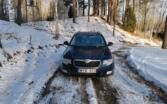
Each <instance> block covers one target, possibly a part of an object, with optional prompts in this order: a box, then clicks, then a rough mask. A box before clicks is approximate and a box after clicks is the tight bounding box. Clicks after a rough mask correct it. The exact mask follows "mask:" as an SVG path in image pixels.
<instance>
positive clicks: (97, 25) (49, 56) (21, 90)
mask: <svg viewBox="0 0 167 104" xmlns="http://www.w3.org/2000/svg"><path fill="white" fill-rule="evenodd" d="M76 20H77V23H72V19H67V20H65V21H59V24H58V25H57V26H58V32H59V34H60V37H59V39H58V40H55V39H54V32H55V28H56V24H55V23H56V22H46V21H44V22H36V23H28V24H23V25H22V26H18V25H16V24H14V23H12V22H5V21H0V37H1V41H2V45H3V48H2V49H0V62H1V63H2V67H0V103H2V104H9V103H11V102H12V104H32V103H33V102H34V101H38V102H37V103H40V104H46V103H50V104H55V103H56V104H57V103H58V104H69V103H70V104H74V103H78V104H80V103H83V101H84V102H85V103H86V102H89V103H92V104H96V103H99V102H101V104H104V102H110V100H111V98H110V96H113V97H114V96H115V97H114V98H115V99H116V100H118V101H117V102H118V103H120V104H125V102H126V104H133V103H137V104H141V103H142V104H150V103H154V104H159V103H161V100H159V98H157V97H152V95H153V94H152V92H150V90H149V88H147V86H145V85H143V84H141V83H139V82H136V81H135V80H133V79H132V78H130V77H129V76H128V74H127V72H128V68H127V67H126V65H124V64H125V63H122V62H121V61H120V60H119V58H118V57H117V58H116V59H115V60H116V69H115V74H114V76H110V77H108V78H104V79H103V78H102V79H98V80H97V81H95V80H93V79H92V78H72V77H65V76H64V75H62V74H60V73H58V74H56V76H55V79H54V80H53V82H52V83H51V85H50V90H51V92H50V93H49V94H48V95H46V96H44V98H43V99H40V100H39V99H38V98H40V97H41V96H40V95H41V91H42V89H43V88H45V83H46V82H47V81H48V80H49V79H50V78H51V77H52V76H53V73H54V72H55V71H56V70H57V68H58V67H59V65H60V59H61V56H62V54H63V51H64V49H65V47H64V46H60V47H59V46H57V45H58V44H59V43H63V41H66V40H67V41H69V40H70V39H71V37H72V36H73V35H74V33H76V32H78V31H98V32H101V33H102V34H103V35H104V37H105V38H106V40H107V42H109V41H112V42H113V43H114V45H113V46H112V47H110V49H111V51H112V52H114V51H117V50H119V49H120V48H121V47H122V46H125V45H126V44H129V45H131V44H133V45H138V46H145V45H152V46H159V45H160V44H156V43H154V42H151V41H149V40H146V39H141V38H139V37H135V36H131V35H130V34H128V33H127V32H125V31H123V30H121V29H120V28H119V27H117V28H116V34H115V37H113V35H112V26H110V25H108V24H107V23H105V22H104V21H103V20H101V19H100V18H98V17H91V18H90V22H89V23H88V22H87V17H78V18H76ZM96 83H98V84H99V86H101V87H100V88H99V86H98V84H96ZM106 83H108V84H106ZM113 90H114V91H115V90H116V93H117V94H116V95H112V94H113V92H112V91H113ZM106 97H108V98H107V99H106ZM83 99H87V100H83ZM99 99H100V100H99ZM105 99H106V101H105ZM152 99H154V100H152Z"/></svg>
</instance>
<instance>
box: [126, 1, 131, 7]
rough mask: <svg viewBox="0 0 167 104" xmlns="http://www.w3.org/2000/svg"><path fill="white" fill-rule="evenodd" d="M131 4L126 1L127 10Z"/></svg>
mask: <svg viewBox="0 0 167 104" xmlns="http://www.w3.org/2000/svg"><path fill="white" fill-rule="evenodd" d="M129 2H130V0H126V8H129Z"/></svg>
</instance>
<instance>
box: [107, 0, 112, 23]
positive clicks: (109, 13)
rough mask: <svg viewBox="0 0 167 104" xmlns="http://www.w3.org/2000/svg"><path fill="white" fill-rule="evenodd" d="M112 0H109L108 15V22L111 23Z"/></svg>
mask: <svg viewBox="0 0 167 104" xmlns="http://www.w3.org/2000/svg"><path fill="white" fill-rule="evenodd" d="M110 2H111V0H108V15H107V22H108V23H110V18H111V17H110V16H111V12H110V11H111V5H110Z"/></svg>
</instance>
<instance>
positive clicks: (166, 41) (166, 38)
mask: <svg viewBox="0 0 167 104" xmlns="http://www.w3.org/2000/svg"><path fill="white" fill-rule="evenodd" d="M162 48H163V49H167V17H166V22H165V34H164V39H163V44H162Z"/></svg>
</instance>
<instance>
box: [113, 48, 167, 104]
mask: <svg viewBox="0 0 167 104" xmlns="http://www.w3.org/2000/svg"><path fill="white" fill-rule="evenodd" d="M129 49H130V48H128V47H121V48H120V49H119V50H118V51H115V52H114V53H113V54H114V56H115V57H117V59H118V62H119V63H120V64H124V67H125V68H126V69H128V70H124V72H125V73H126V74H127V75H128V76H129V77H130V78H131V79H134V80H135V81H137V82H138V83H141V84H144V85H146V86H147V87H148V89H149V90H150V91H151V92H152V94H153V95H152V96H150V100H155V97H156V96H157V97H159V98H160V99H161V100H162V102H163V103H165V104H167V93H165V91H163V90H162V89H161V88H159V87H158V86H156V85H155V84H154V83H153V82H151V81H148V80H146V79H145V78H144V77H143V76H141V75H139V73H138V72H137V71H136V70H135V69H134V68H133V67H131V66H130V65H129V63H128V62H127V60H126V58H127V55H128V54H127V52H128V50H129Z"/></svg>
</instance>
